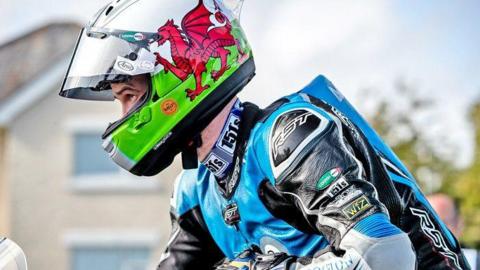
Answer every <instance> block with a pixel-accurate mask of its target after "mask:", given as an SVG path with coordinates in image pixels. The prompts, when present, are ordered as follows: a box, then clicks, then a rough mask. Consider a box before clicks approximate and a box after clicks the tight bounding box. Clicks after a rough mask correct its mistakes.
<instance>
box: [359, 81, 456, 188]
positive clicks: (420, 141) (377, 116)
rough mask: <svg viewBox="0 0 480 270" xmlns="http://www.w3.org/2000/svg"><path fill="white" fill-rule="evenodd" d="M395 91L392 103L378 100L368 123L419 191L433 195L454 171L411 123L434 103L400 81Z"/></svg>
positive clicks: (449, 163)
mask: <svg viewBox="0 0 480 270" xmlns="http://www.w3.org/2000/svg"><path fill="white" fill-rule="evenodd" d="M395 91H396V95H395V96H396V98H395V101H392V100H381V101H380V102H379V104H378V105H377V107H376V109H375V111H374V113H373V114H372V115H371V117H369V119H368V120H369V122H370V124H371V125H372V126H373V128H374V129H375V130H376V131H377V133H378V134H379V135H380V136H381V137H382V138H383V139H384V140H385V141H386V143H387V144H389V145H390V147H392V149H393V151H394V152H395V153H396V154H397V156H398V157H399V158H400V159H401V160H402V161H403V162H404V164H405V165H406V166H407V168H408V169H409V170H410V172H411V173H412V174H413V175H414V177H415V178H416V179H417V181H418V182H419V185H420V186H421V187H422V190H424V191H427V192H429V193H430V192H435V191H437V190H438V189H439V188H440V186H441V183H442V182H443V181H444V180H446V179H449V178H451V177H452V176H453V175H454V174H455V169H454V167H453V166H452V165H451V162H450V161H449V160H447V159H446V158H445V157H443V156H441V155H440V154H438V153H437V151H435V148H434V146H433V145H432V144H431V142H430V140H429V138H427V137H426V136H425V135H424V134H425V132H424V131H425V130H423V129H422V128H421V127H419V126H418V124H416V123H415V117H418V116H419V115H422V114H424V113H425V112H427V111H429V110H430V109H431V108H432V107H433V105H434V103H433V102H432V101H430V100H429V99H427V98H424V97H421V96H419V94H418V91H417V90H416V89H414V88H413V87H411V86H409V85H407V84H405V82H403V81H399V82H397V83H396V85H395ZM398 103H401V104H400V105H399V104H398Z"/></svg>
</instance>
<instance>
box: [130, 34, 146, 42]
mask: <svg viewBox="0 0 480 270" xmlns="http://www.w3.org/2000/svg"><path fill="white" fill-rule="evenodd" d="M133 38H134V39H135V40H136V41H140V40H144V39H145V35H144V34H142V33H135V34H134V35H133Z"/></svg>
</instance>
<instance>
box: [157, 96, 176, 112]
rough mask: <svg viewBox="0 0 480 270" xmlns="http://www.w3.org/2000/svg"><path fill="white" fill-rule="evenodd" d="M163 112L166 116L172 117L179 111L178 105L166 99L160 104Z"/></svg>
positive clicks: (172, 100)
mask: <svg viewBox="0 0 480 270" xmlns="http://www.w3.org/2000/svg"><path fill="white" fill-rule="evenodd" d="M160 108H161V110H162V112H163V113H164V114H166V115H172V114H174V113H176V112H177V110H178V103H177V102H176V101H175V100H174V99H171V98H169V99H166V100H164V101H163V102H162V103H161V104H160Z"/></svg>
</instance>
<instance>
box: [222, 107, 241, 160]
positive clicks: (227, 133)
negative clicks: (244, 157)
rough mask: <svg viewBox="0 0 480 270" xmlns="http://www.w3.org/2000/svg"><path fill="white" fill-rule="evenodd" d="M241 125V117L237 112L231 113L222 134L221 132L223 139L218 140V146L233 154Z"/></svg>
mask: <svg viewBox="0 0 480 270" xmlns="http://www.w3.org/2000/svg"><path fill="white" fill-rule="evenodd" d="M239 126H240V118H239V117H238V116H236V115H235V114H230V117H229V118H228V120H227V124H226V126H225V128H224V129H223V131H222V134H220V138H222V139H221V140H219V141H218V142H217V147H218V148H220V149H222V150H223V151H225V152H227V153H229V154H230V155H233V152H234V151H235V145H236V142H237V138H238V131H239Z"/></svg>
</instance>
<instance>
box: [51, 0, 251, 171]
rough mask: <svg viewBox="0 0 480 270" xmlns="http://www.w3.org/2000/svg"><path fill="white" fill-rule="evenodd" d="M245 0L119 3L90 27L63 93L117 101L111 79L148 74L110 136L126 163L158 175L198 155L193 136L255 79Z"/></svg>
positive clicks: (108, 146)
mask: <svg viewBox="0 0 480 270" xmlns="http://www.w3.org/2000/svg"><path fill="white" fill-rule="evenodd" d="M242 2H243V1H242V0H223V1H221V0H193V1H167V0H164V1H161V0H114V1H113V2H111V3H109V4H108V5H106V6H105V7H103V8H102V9H100V10H99V11H98V12H97V14H96V15H95V16H94V18H93V19H92V20H91V21H90V22H89V23H88V24H87V25H86V26H85V27H84V28H83V29H82V31H81V33H80V37H79V39H78V41H77V45H76V47H75V50H74V53H73V56H72V60H71V62H70V65H69V68H68V71H67V74H66V76H65V79H64V81H63V85H62V88H61V90H60V95H61V96H63V97H67V98H74V99H85V100H106V101H113V100H114V97H113V94H112V90H111V85H110V84H111V83H118V82H126V81H128V80H130V79H131V78H132V77H133V76H136V75H140V74H146V75H147V76H146V77H147V80H148V82H147V85H148V89H147V92H146V94H144V95H143V96H142V98H141V99H140V101H139V102H137V103H136V104H135V106H133V107H132V108H131V109H130V110H129V111H128V112H127V113H126V114H125V115H124V116H123V117H121V119H119V120H117V121H115V122H114V123H111V124H110V125H109V126H108V128H107V129H106V130H105V132H104V134H103V135H102V139H103V147H104V149H105V150H106V151H107V152H108V153H109V155H110V157H111V158H112V159H113V160H114V161H115V162H116V163H117V164H118V165H120V166H121V167H122V168H124V169H126V170H128V171H130V172H132V173H133V174H136V175H145V176H150V175H155V174H157V173H158V172H160V171H161V170H163V169H165V168H166V167H168V166H169V165H170V164H171V163H172V162H173V158H174V157H175V156H176V155H177V154H178V153H180V152H183V153H184V154H185V155H187V153H190V154H189V155H192V153H195V151H194V149H193V147H195V144H193V143H192V141H194V140H193V138H198V136H199V133H200V132H201V131H202V130H203V129H204V128H205V127H206V126H207V125H208V124H209V123H210V122H211V121H212V120H213V118H214V117H215V116H216V115H217V114H218V113H219V112H220V111H221V110H222V109H223V107H224V106H225V105H226V104H227V103H228V102H229V101H230V100H231V99H232V98H233V97H234V96H235V95H236V94H237V93H238V92H239V91H240V90H241V89H242V88H243V87H244V86H245V85H246V84H247V83H248V82H249V81H250V80H251V78H252V77H253V76H254V74H255V65H254V62H253V56H252V52H251V48H250V46H249V44H248V42H247V40H246V38H245V35H244V33H243V31H242V28H241V27H240V23H239V14H240V9H241V5H242ZM190 160H191V159H190ZM185 166H186V165H185V162H184V167H185Z"/></svg>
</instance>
